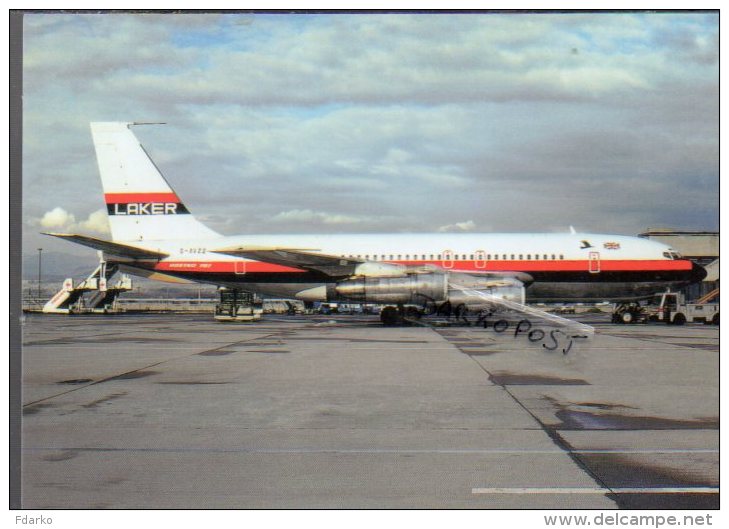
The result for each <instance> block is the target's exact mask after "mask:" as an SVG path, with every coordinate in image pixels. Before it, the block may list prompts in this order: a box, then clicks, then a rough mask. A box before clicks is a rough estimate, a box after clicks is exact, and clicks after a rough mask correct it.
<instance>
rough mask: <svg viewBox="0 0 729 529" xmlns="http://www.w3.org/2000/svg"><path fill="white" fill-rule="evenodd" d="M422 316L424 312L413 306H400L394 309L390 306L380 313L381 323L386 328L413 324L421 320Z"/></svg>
mask: <svg viewBox="0 0 729 529" xmlns="http://www.w3.org/2000/svg"><path fill="white" fill-rule="evenodd" d="M422 316H423V313H422V311H421V310H420V309H419V308H417V307H413V306H407V307H406V306H403V305H398V306H397V307H393V306H392V305H388V306H387V307H384V308H383V309H382V310H381V311H380V321H381V322H382V324H383V325H385V326H386V327H394V326H396V325H405V324H408V323H411V322H412V320H419V319H420V318H421V317H422Z"/></svg>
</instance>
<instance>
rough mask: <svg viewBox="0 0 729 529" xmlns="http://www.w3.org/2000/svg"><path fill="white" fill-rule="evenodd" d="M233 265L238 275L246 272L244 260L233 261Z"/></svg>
mask: <svg viewBox="0 0 729 529" xmlns="http://www.w3.org/2000/svg"><path fill="white" fill-rule="evenodd" d="M233 266H234V269H235V274H236V275H239V276H241V275H245V273H246V262H245V261H239V260H236V261H233Z"/></svg>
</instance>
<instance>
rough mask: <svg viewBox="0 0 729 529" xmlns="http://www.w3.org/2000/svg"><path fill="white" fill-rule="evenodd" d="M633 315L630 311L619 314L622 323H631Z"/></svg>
mask: <svg viewBox="0 0 729 529" xmlns="http://www.w3.org/2000/svg"><path fill="white" fill-rule="evenodd" d="M634 319H635V315H634V314H633V313H632V312H630V311H625V312H623V313H622V314H621V315H620V321H621V322H622V323H633V320H634Z"/></svg>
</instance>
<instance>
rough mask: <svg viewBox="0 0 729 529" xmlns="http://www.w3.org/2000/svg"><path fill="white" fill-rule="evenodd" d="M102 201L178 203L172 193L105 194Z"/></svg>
mask: <svg viewBox="0 0 729 529" xmlns="http://www.w3.org/2000/svg"><path fill="white" fill-rule="evenodd" d="M104 201H105V202H106V203H107V204H144V203H147V202H166V203H177V204H179V203H180V199H179V198H178V197H177V195H176V194H174V193H106V194H105V195H104Z"/></svg>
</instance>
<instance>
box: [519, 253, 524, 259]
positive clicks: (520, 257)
mask: <svg viewBox="0 0 729 529" xmlns="http://www.w3.org/2000/svg"><path fill="white" fill-rule="evenodd" d="M519 260H520V261H523V260H524V254H521V253H520V254H519Z"/></svg>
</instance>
